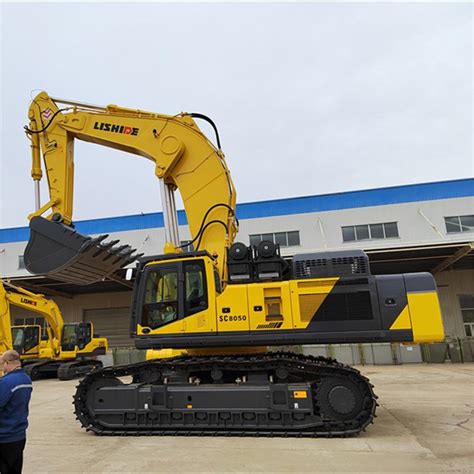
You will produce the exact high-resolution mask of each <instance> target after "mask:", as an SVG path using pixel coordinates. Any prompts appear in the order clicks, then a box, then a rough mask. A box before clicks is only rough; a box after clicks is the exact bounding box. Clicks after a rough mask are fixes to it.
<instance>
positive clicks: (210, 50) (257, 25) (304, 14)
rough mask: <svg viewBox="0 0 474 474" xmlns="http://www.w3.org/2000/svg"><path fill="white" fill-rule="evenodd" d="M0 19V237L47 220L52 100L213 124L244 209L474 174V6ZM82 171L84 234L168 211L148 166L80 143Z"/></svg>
mask: <svg viewBox="0 0 474 474" xmlns="http://www.w3.org/2000/svg"><path fill="white" fill-rule="evenodd" d="M1 12H2V15H1V16H2V60H1V66H2V68H1V70H2V74H1V81H2V85H1V90H2V92H1V101H2V103H1V155H0V178H1V179H0V187H1V188H0V199H1V205H0V227H1V228H5V227H15V226H24V225H27V219H26V216H27V214H28V213H30V212H32V211H33V210H34V191H33V190H34V188H33V181H32V179H31V178H30V167H31V158H30V148H29V142H28V140H27V139H26V137H25V135H24V133H23V126H24V125H25V124H26V123H27V110H28V105H29V101H30V99H31V96H32V95H34V94H35V93H37V91H36V92H35V90H38V89H43V90H46V91H47V92H48V93H49V94H51V95H52V96H57V97H62V98H70V99H76V100H78V101H84V102H89V103H96V104H101V105H102V104H107V103H115V104H119V105H123V106H127V107H132V108H141V109H145V110H150V111H155V112H160V113H167V114H174V113H177V112H180V111H183V110H184V111H188V112H201V113H204V114H206V115H209V116H210V117H212V118H213V119H214V121H215V122H216V123H217V125H218V127H219V130H220V135H221V142H222V147H223V150H224V152H225V154H226V158H227V161H228V164H229V167H230V170H231V173H232V177H233V179H234V182H235V185H236V188H237V200H238V202H249V201H258V200H264V199H276V198H283V197H290V196H303V195H312V194H323V193H332V192H340V191H348V190H354V189H366V188H376V187H384V186H392V185H398V184H408V183H420V182H430V181H440V180H448V179H456V178H464V177H470V176H472V174H473V153H472V152H473V148H472V139H473V132H472V114H473V98H472V93H473V90H472V80H473V77H472V67H473V47H472V42H473V39H472V31H473V22H472V6H471V5H469V4H466V3H465V4H426V3H424V4H407V3H402V4H355V3H346V4H344V3H338V4H322V3H317V4H307V3H305V4H268V3H267V4H248V3H247V4H240V5H237V4H149V3H148V4H136V3H134V4H123V3H122V4H110V3H108V4H90V3H84V4H55V3H44V4H3V5H2V6H1ZM202 128H203V131H204V132H205V133H209V136H210V137H211V138H212V139H213V134H212V132H211V131H210V130H209V129H208V128H207V127H205V126H203V127H202ZM75 166H76V187H75V206H74V218H75V220H82V219H89V218H96V217H106V216H117V215H129V214H136V213H140V212H144V213H146V212H155V211H159V210H161V202H160V194H159V187H158V182H157V179H156V178H155V176H154V168H153V165H152V163H151V162H149V161H148V160H145V159H143V158H140V157H137V156H134V155H126V154H124V153H121V152H117V151H115V150H108V149H106V148H102V147H99V146H97V145H91V144H87V143H81V142H77V145H76V153H75ZM43 181H46V180H45V179H43ZM47 199H48V197H47V192H46V188H45V187H44V186H43V192H42V200H43V203H44V202H46V201H47Z"/></svg>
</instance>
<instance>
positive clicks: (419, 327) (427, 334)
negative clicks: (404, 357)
mask: <svg viewBox="0 0 474 474" xmlns="http://www.w3.org/2000/svg"><path fill="white" fill-rule="evenodd" d="M407 297H408V306H409V307H410V315H411V322H412V329H413V342H435V341H442V340H443V339H444V328H443V319H442V316H441V309H440V307H439V301H438V294H437V293H436V291H432V292H426V293H421V292H420V293H408V294H407Z"/></svg>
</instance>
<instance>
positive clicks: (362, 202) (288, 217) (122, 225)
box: [0, 179, 474, 347]
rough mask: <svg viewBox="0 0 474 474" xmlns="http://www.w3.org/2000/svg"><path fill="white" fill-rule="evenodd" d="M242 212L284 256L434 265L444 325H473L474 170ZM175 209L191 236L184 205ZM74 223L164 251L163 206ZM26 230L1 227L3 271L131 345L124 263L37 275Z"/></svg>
mask: <svg viewBox="0 0 474 474" xmlns="http://www.w3.org/2000/svg"><path fill="white" fill-rule="evenodd" d="M237 216H238V218H239V221H240V230H239V234H238V236H237V240H239V241H242V242H244V243H247V244H255V243H258V242H259V241H261V240H273V241H274V242H276V243H278V244H280V247H281V253H282V255H283V256H284V257H291V256H292V255H294V254H297V253H310V252H316V251H324V250H328V251H330V250H341V249H363V250H364V251H366V252H367V254H368V256H369V259H370V265H371V271H372V273H374V274H387V273H405V272H418V271H428V272H431V273H433V274H434V275H435V278H436V282H437V285H438V289H439V296H440V303H441V309H442V314H443V321H444V327H445V333H446V335H447V336H450V337H455V338H465V337H471V336H473V335H474V252H473V249H474V243H473V242H474V179H461V180H453V181H442V182H434V183H423V184H413V185H404V186H395V187H388V188H379V189H369V190H361V191H350V192H341V193H335V194H326V195H314V196H303V197H295V198H287V199H275V200H269V201H260V202H253V203H244V204H240V205H238V206H237ZM178 218H179V224H180V229H179V230H180V237H181V240H182V241H183V242H186V239H187V238H189V233H188V230H187V226H186V216H185V214H184V211H180V212H179V213H178ZM76 228H77V229H78V231H79V232H81V233H82V234H86V235H97V234H103V233H107V234H109V235H110V237H109V238H110V239H120V241H121V242H123V243H128V244H130V245H132V246H134V247H135V248H137V250H138V251H139V252H140V253H144V254H145V255H154V254H160V253H161V252H162V248H163V244H164V228H163V215H162V213H152V214H144V215H143V214H141V215H132V216H123V217H111V218H103V219H93V220H87V221H80V222H76ZM28 237H29V229H28V227H21V228H11V229H0V276H1V278H3V279H7V280H10V282H11V283H14V284H16V285H19V286H22V287H24V288H26V289H30V290H32V291H34V292H38V293H43V294H45V295H47V296H49V297H52V298H54V300H55V301H56V302H57V303H58V304H59V306H60V308H61V310H62V312H63V315H64V317H65V319H66V321H81V320H84V321H88V320H91V321H93V322H94V324H95V327H96V331H97V332H99V333H100V334H101V335H104V336H107V337H108V338H109V341H110V344H111V346H112V347H123V346H132V345H133V342H132V341H131V340H130V339H129V334H128V333H129V306H130V299H131V287H132V284H131V283H130V282H129V281H126V280H125V270H124V271H122V272H121V274H118V275H117V276H116V277H114V278H113V279H107V281H102V282H99V283H96V284H93V285H89V286H82V287H81V286H74V285H71V284H67V283H62V282H57V281H54V280H52V279H48V278H45V277H38V276H32V275H30V274H28V272H27V271H26V270H25V268H24V265H23V252H24V248H25V245H26V242H27V240H28ZM13 317H14V320H15V321H14V322H15V323H16V324H21V323H23V322H26V323H33V322H36V323H38V322H41V321H38V320H35V319H34V317H35V315H34V314H27V313H26V312H25V310H19V309H18V308H14V309H13Z"/></svg>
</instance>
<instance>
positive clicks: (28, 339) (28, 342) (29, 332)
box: [12, 325, 41, 357]
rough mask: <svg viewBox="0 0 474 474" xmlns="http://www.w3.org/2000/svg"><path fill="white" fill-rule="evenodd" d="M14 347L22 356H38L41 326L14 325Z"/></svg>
mask: <svg viewBox="0 0 474 474" xmlns="http://www.w3.org/2000/svg"><path fill="white" fill-rule="evenodd" d="M12 340H13V348H14V349H15V350H16V351H17V352H18V354H20V355H21V356H32V357H34V356H38V354H39V345H40V341H41V326H39V325H31V326H12Z"/></svg>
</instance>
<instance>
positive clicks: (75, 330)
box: [61, 323, 92, 352]
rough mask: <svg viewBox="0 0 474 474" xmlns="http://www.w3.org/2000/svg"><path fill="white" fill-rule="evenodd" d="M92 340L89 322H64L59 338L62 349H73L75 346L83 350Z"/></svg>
mask: <svg viewBox="0 0 474 474" xmlns="http://www.w3.org/2000/svg"><path fill="white" fill-rule="evenodd" d="M91 341H92V324H91V323H69V324H65V325H64V328H63V334H62V339H61V350H62V351H67V352H69V351H74V350H75V349H76V347H77V349H78V350H79V351H81V350H83V349H84V348H85V347H86V346H87V344H89V343H90V342H91Z"/></svg>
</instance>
